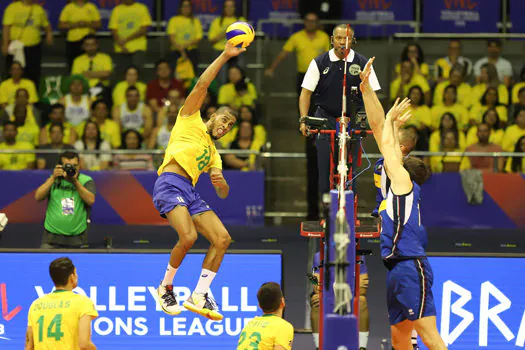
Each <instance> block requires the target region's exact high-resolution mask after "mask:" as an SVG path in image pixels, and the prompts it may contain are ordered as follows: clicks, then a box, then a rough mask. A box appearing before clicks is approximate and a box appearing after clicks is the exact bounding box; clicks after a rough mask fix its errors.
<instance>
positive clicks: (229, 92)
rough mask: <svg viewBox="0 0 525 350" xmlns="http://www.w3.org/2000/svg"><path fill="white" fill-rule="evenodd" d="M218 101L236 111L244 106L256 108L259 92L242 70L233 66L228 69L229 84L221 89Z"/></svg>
mask: <svg viewBox="0 0 525 350" xmlns="http://www.w3.org/2000/svg"><path fill="white" fill-rule="evenodd" d="M217 101H218V104H219V105H228V106H230V108H232V109H234V110H239V108H240V107H241V106H242V105H248V106H251V107H252V108H254V107H255V102H256V101H257V90H256V89H255V85H253V84H252V83H251V82H250V81H249V80H248V79H247V78H246V76H245V74H244V72H243V71H242V69H241V68H239V67H237V66H232V67H230V68H229V69H228V83H227V84H224V85H223V86H221V87H220V89H219V96H218V98H217Z"/></svg>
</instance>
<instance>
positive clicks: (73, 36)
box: [58, 0, 102, 70]
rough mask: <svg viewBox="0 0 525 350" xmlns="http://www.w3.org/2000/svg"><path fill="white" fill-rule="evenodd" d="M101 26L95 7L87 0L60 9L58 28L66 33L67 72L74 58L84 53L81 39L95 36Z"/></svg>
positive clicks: (75, 1) (77, 1) (76, 1)
mask: <svg viewBox="0 0 525 350" xmlns="http://www.w3.org/2000/svg"><path fill="white" fill-rule="evenodd" d="M101 25H102V24H101V22H100V13H99V12H98V8H97V6H96V5H95V4H93V3H91V2H89V1H88V0H73V1H71V2H70V3H69V4H67V5H66V6H65V7H64V8H63V9H62V12H61V13H60V17H59V19H58V28H60V29H62V30H66V31H67V39H66V57H67V64H68V67H69V70H71V68H72V67H73V61H74V60H75V58H77V57H78V56H80V55H82V54H83V53H84V51H83V49H82V39H84V37H85V36H87V35H89V34H95V32H96V30H97V29H99V28H100V27H101Z"/></svg>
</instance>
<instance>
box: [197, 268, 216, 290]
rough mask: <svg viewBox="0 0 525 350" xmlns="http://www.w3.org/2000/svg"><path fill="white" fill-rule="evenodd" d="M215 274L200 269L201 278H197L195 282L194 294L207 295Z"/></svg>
mask: <svg viewBox="0 0 525 350" xmlns="http://www.w3.org/2000/svg"><path fill="white" fill-rule="evenodd" d="M216 274H217V273H216V272H213V271H210V270H207V269H202V272H201V277H199V282H197V287H195V293H199V294H204V293H207V292H208V290H209V289H210V285H211V282H212V281H213V279H214V278H215V275H216Z"/></svg>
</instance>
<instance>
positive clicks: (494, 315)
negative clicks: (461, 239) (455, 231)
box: [425, 257, 525, 350]
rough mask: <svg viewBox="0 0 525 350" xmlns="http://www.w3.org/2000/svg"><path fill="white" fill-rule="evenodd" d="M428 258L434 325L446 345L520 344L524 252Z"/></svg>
mask: <svg viewBox="0 0 525 350" xmlns="http://www.w3.org/2000/svg"><path fill="white" fill-rule="evenodd" d="M429 259H430V263H431V265H432V270H433V271H434V288H433V293H434V300H435V303H436V309H437V326H438V329H439V331H440V334H441V337H442V338H443V340H444V341H445V343H446V344H447V345H448V348H449V349H450V350H472V349H498V350H505V349H509V350H510V349H522V348H525V313H524V311H525V281H524V280H523V279H522V278H519V276H522V275H523V271H524V269H525V258H506V257H502V258H497V257H431V258H429ZM425 349H426V348H425Z"/></svg>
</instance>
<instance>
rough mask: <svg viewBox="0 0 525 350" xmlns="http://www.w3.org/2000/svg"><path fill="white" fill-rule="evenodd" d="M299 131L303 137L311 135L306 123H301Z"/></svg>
mask: <svg viewBox="0 0 525 350" xmlns="http://www.w3.org/2000/svg"><path fill="white" fill-rule="evenodd" d="M299 131H300V132H301V134H302V135H303V136H309V134H308V127H307V126H306V124H305V123H300V124H299Z"/></svg>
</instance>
